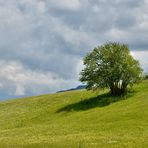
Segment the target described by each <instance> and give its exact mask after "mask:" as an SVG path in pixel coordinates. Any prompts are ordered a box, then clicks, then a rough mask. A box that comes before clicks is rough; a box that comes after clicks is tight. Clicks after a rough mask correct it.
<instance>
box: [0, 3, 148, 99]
mask: <svg viewBox="0 0 148 148" xmlns="http://www.w3.org/2000/svg"><path fill="white" fill-rule="evenodd" d="M106 41H116V42H121V43H126V44H128V45H129V47H130V49H131V52H132V55H133V56H134V57H135V58H137V59H138V60H139V61H140V63H141V65H142V67H143V69H144V71H145V72H148V1H147V0H114V1H111V0H0V99H4V98H11V97H12V98H13V97H20V96H26V95H27V96H29V95H38V94H42V93H51V92H55V91H57V90H61V89H67V88H71V87H75V86H77V85H79V84H80V82H79V81H78V77H79V72H80V71H81V69H82V67H83V65H82V58H83V56H84V55H85V54H86V53H87V52H88V51H90V50H92V49H93V48H94V47H95V46H97V45H100V44H102V43H105V42H106Z"/></svg>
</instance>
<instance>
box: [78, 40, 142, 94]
mask: <svg viewBox="0 0 148 148" xmlns="http://www.w3.org/2000/svg"><path fill="white" fill-rule="evenodd" d="M84 65H85V68H84V69H83V70H82V72H81V73H80V75H81V76H80V81H82V82H86V83H87V89H97V88H100V87H101V88H104V87H108V88H110V90H111V93H112V94H113V95H121V94H124V93H125V92H126V90H127V86H128V85H133V84H134V83H136V82H138V81H139V80H141V76H142V69H141V67H140V64H139V62H138V61H137V60H135V59H134V58H133V57H132V55H131V54H130V51H129V48H128V46H127V45H125V44H119V43H115V42H109V43H106V44H104V45H101V46H98V47H96V48H94V49H93V51H92V52H90V53H88V54H87V55H86V56H85V58H84Z"/></svg>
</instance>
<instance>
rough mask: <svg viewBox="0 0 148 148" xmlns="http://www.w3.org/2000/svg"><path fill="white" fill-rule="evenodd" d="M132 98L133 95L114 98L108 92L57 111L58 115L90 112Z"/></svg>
mask: <svg viewBox="0 0 148 148" xmlns="http://www.w3.org/2000/svg"><path fill="white" fill-rule="evenodd" d="M131 96H132V94H131V93H130V94H128V95H127V96H119V97H117V96H116V97H113V96H112V95H111V94H110V93H109V92H108V93H104V94H101V95H98V96H96V97H92V98H89V99H84V100H81V101H79V102H76V103H73V104H69V105H67V106H64V107H63V108H61V109H59V110H57V113H59V112H63V111H66V112H69V111H80V110H88V109H91V108H95V107H104V106H107V105H110V104H112V103H114V102H117V101H121V100H125V99H126V98H129V97H131Z"/></svg>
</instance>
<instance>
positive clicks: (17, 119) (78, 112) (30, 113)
mask: <svg viewBox="0 0 148 148" xmlns="http://www.w3.org/2000/svg"><path fill="white" fill-rule="evenodd" d="M135 90H136V91H135V93H134V94H130V96H129V97H128V98H127V99H124V100H121V101H118V102H115V103H111V104H109V102H111V101H112V100H113V98H111V97H109V96H107V95H105V94H104V95H101V94H102V93H104V92H100V95H101V96H100V97H99V98H98V99H96V98H95V97H96V94H95V93H92V92H87V91H73V92H64V93H58V94H52V95H43V96H37V97H31V98H26V99H15V100H10V101H5V102H1V103H0V147H39V146H40V147H51V148H52V147H63V148H66V147H67V148H72V147H76V148H77V147H81V148H83V147H101V148H102V147H105V148H107V147H108V148H112V147H113V148H114V147H115V148H120V147H121V148H122V147H125V148H128V147H131V148H136V147H137V148H139V147H140V148H143V147H145V148H147V147H148V140H147V139H148V81H144V82H143V83H142V84H140V85H138V86H136V87H135Z"/></svg>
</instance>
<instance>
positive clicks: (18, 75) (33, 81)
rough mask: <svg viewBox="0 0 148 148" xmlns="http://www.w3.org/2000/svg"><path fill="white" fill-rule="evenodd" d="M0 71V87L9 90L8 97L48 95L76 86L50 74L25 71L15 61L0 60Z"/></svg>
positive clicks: (69, 81) (25, 69) (71, 81)
mask: <svg viewBox="0 0 148 148" xmlns="http://www.w3.org/2000/svg"><path fill="white" fill-rule="evenodd" d="M0 69H1V71H0V80H1V83H0V86H1V88H2V87H3V88H5V89H6V90H9V91H8V92H7V93H8V94H9V95H16V96H20V95H27V93H28V94H32V95H33V94H40V93H49V92H55V91H58V90H60V89H64V88H65V86H66V87H67V86H69V87H70V86H71V87H72V85H75V86H76V85H77V84H78V82H76V81H75V80H73V79H69V80H64V79H61V78H59V77H58V76H57V74H55V73H52V72H46V73H45V72H42V71H33V70H31V69H27V68H26V67H24V66H23V65H22V64H21V63H19V62H16V61H8V62H7V61H2V60H0ZM11 87H12V88H13V89H11ZM10 90H11V91H10Z"/></svg>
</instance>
